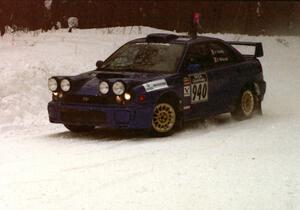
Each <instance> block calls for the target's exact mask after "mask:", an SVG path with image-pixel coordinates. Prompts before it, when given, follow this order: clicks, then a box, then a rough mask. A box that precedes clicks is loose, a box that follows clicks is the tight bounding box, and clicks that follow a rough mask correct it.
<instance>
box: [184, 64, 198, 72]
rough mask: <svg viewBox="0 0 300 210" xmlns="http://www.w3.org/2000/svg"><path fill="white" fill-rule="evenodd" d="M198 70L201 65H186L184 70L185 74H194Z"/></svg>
mask: <svg viewBox="0 0 300 210" xmlns="http://www.w3.org/2000/svg"><path fill="white" fill-rule="evenodd" d="M200 69H201V64H188V66H187V68H186V72H188V73H194V72H197V71H200Z"/></svg>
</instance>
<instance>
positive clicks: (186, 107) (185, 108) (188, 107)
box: [183, 106, 191, 110]
mask: <svg viewBox="0 0 300 210" xmlns="http://www.w3.org/2000/svg"><path fill="white" fill-rule="evenodd" d="M190 108H191V106H184V107H183V109H184V110H187V109H190Z"/></svg>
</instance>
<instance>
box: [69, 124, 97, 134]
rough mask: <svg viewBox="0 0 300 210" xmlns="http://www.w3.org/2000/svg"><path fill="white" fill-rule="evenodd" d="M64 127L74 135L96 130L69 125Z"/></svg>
mask: <svg viewBox="0 0 300 210" xmlns="http://www.w3.org/2000/svg"><path fill="white" fill-rule="evenodd" d="M64 126H65V127H66V128H67V129H68V130H70V131H71V132H74V133H82V132H90V131H93V130H95V126H82V125H68V124H64Z"/></svg>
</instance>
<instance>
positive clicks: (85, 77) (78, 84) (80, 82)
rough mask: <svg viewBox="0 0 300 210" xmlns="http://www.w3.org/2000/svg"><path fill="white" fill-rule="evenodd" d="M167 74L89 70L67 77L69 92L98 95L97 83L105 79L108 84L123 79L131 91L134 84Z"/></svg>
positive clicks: (137, 84)
mask: <svg viewBox="0 0 300 210" xmlns="http://www.w3.org/2000/svg"><path fill="white" fill-rule="evenodd" d="M169 75H170V74H163V73H144V72H108V71H91V72H88V73H84V74H80V75H77V76H73V77H68V78H69V79H70V80H71V90H70V93H71V94H76V95H77V94H78V95H98V93H99V92H98V85H99V82H100V81H107V82H108V83H109V84H110V86H111V85H112V83H114V82H115V81H123V82H124V83H125V85H126V89H127V90H129V91H131V90H132V89H133V88H134V87H136V86H139V85H142V84H144V83H147V82H150V81H153V80H157V79H163V78H166V77H168V76H169ZM64 78H66V77H64Z"/></svg>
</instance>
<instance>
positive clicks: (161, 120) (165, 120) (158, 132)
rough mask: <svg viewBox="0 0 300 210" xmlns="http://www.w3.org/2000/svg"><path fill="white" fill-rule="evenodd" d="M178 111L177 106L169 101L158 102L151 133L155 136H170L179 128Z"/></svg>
mask: <svg viewBox="0 0 300 210" xmlns="http://www.w3.org/2000/svg"><path fill="white" fill-rule="evenodd" d="M177 118H178V113H177V111H176V108H175V106H174V105H173V104H172V103H170V102H167V101H161V102H159V103H157V104H156V106H155V107H154V111H153V116H152V123H151V134H152V135H153V136H169V135H171V134H173V133H174V131H175V129H176V128H178V122H177V121H178V120H177Z"/></svg>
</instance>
